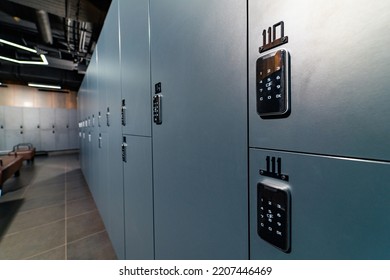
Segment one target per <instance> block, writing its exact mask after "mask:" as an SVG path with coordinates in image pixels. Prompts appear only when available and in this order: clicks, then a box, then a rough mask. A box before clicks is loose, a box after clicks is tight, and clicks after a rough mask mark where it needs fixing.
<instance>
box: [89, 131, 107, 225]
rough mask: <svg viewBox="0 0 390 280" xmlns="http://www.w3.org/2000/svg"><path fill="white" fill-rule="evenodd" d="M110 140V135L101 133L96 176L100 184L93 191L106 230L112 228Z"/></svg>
mask: <svg viewBox="0 0 390 280" xmlns="http://www.w3.org/2000/svg"><path fill="white" fill-rule="evenodd" d="M108 140H109V135H108V134H107V133H101V140H100V148H99V149H98V151H97V154H98V165H97V170H96V176H97V177H98V180H97V181H98V182H97V186H96V189H94V190H93V194H94V199H95V202H96V205H97V208H98V209H99V213H100V215H101V217H102V220H103V222H104V225H105V227H106V230H108V227H109V226H110V222H109V221H110V220H109V219H110V218H109V212H108V211H109V210H108V208H109V207H110V205H109V201H108V192H109V183H108V177H109V174H108V172H109V171H108V168H107V164H108V153H109V150H108Z"/></svg>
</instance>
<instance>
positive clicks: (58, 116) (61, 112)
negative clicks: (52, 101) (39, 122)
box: [55, 108, 68, 130]
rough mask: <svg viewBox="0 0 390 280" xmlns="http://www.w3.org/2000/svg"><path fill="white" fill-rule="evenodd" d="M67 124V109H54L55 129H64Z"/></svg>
mask: <svg viewBox="0 0 390 280" xmlns="http://www.w3.org/2000/svg"><path fill="white" fill-rule="evenodd" d="M67 126H68V110H67V109H65V108H56V109H55V127H56V129H57V130H66V128H67Z"/></svg>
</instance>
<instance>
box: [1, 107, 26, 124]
mask: <svg viewBox="0 0 390 280" xmlns="http://www.w3.org/2000/svg"><path fill="white" fill-rule="evenodd" d="M4 119H5V129H21V127H23V110H22V108H21V107H4Z"/></svg>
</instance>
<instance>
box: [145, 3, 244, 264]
mask: <svg viewBox="0 0 390 280" xmlns="http://www.w3.org/2000/svg"><path fill="white" fill-rule="evenodd" d="M220 11H223V13H222V12H220ZM150 20H151V22H150V24H151V26H150V28H151V36H150V38H151V44H150V45H151V67H152V73H151V77H152V94H153V95H154V96H155V93H156V92H157V93H159V92H160V91H161V92H160V93H159V94H160V95H159V96H160V97H161V96H162V100H161V101H162V111H160V112H161V114H162V123H161V124H153V172H154V175H153V176H154V177H153V178H154V218H155V258H156V259H247V258H248V226H247V221H248V216H247V209H248V204H247V196H248V193H247V130H246V107H247V105H246V104H247V103H246V102H247V101H246V100H247V97H246V95H247V93H246V92H247V87H246V84H247V82H246V80H247V77H246V68H247V66H246V64H247V61H246V33H247V29H246V4H245V2H242V1H241V2H239V1H238V2H237V1H223V3H222V2H221V1H191V2H188V1H186V2H183V1H177V0H176V1H175V0H171V1H150ZM159 83H161V84H159ZM160 109H161V108H160Z"/></svg>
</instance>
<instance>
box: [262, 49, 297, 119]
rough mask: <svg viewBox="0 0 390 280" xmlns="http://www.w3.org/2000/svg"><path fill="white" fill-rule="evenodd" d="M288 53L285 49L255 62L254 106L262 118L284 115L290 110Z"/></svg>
mask: <svg viewBox="0 0 390 280" xmlns="http://www.w3.org/2000/svg"><path fill="white" fill-rule="evenodd" d="M289 76H290V73H289V54H288V51H287V50H285V49H280V50H278V51H276V52H273V53H270V54H267V55H265V56H263V57H260V58H259V59H258V60H257V62H256V108H257V113H258V114H259V115H260V117H262V118H272V117H286V116H288V114H289V112H290V90H289V87H290V85H289Z"/></svg>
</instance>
